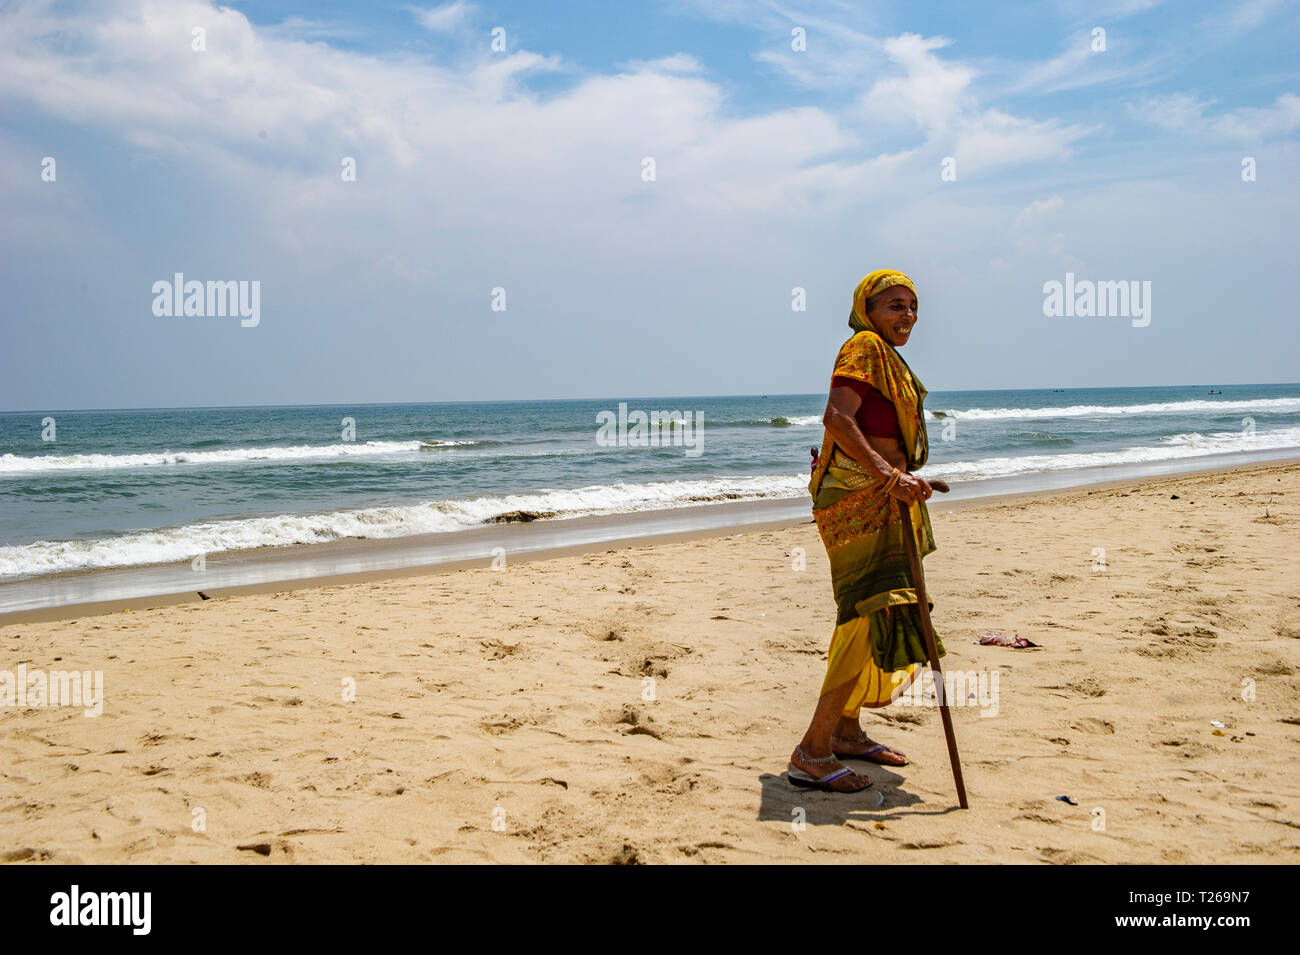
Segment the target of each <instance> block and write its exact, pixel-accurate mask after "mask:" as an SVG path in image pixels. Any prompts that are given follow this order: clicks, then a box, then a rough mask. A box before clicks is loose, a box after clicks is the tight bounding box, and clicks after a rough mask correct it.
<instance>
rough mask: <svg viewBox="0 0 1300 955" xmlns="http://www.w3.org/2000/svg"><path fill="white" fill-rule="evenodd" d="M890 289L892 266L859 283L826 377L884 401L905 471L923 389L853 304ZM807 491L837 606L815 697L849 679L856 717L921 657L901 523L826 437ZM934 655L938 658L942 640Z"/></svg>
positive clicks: (921, 456)
mask: <svg viewBox="0 0 1300 955" xmlns="http://www.w3.org/2000/svg"><path fill="white" fill-rule="evenodd" d="M899 284H906V285H907V286H908V287H909V288H912V283H911V281H910V280H909V279H908V278H907V277H906V276H905V275H903V274H902V273H901V272H895V271H892V270H881V271H880V272H873V273H872V274H871V275H869V276H867V278H865V279H863V280H862V284H860V285H859V286H858V290H857V292H855V293H854V304H853V313H852V316H851V317H850V320H849V324H850V326H851V327H853V328H854V330H855V331H856V334H855V335H854V336H853V337H852V338H850V339H849V340H848V341H847V342H845V343H844V345H843V347H842V348H840V353H839V355H838V356H837V357H836V359H835V370H834V372H833V373H832V377H835V376H841V377H845V378H853V379H856V380H857V381H862V382H865V383H867V384H869V385H871V387H873V388H875V389H876V390H877V391H879V392H880V393H881V394H882V395H884V396H885V397H886V398H888V399H889V400H890V401H891V402H892V403H893V405H894V409H895V411H896V412H897V414H898V425H899V428H900V429H901V431H902V434H903V446H904V449H905V451H906V453H907V466H908V470H909V471H915V470H917V469H918V468H920V467H921V466H922V465H924V464H925V461H926V458H927V457H928V455H929V448H930V446H929V441H928V439H927V437H926V433H925V411H924V407H923V405H924V402H925V395H926V391H925V387H924V386H923V385H922V384H921V382H920V380H919V379H918V378H917V377H916V375H915V374H914V373H913V372H912V370H911V369H910V368H909V367H908V366H907V363H906V362H905V361H903V359H902V357H901V356H900V355H899V354H898V352H897V351H896V350H895V349H894V348H893V346H892V345H890V344H889V343H888V342H886V341H885V340H884V339H883V338H881V337H880V336H879V335H878V334H876V332H875V331H874V329H872V328H871V326H870V324H869V322H868V321H867V320H866V316H865V309H864V306H863V302H864V301H865V300H866V299H867V298H868V297H870V296H871V295H873V294H877V293H879V292H880V291H882V290H883V289H884V288H888V287H889V286H891V285H899ZM913 291H915V289H913ZM808 490H809V491H810V492H811V494H812V496H813V517H814V518H815V519H816V521H817V530H818V531H819V532H820V534H821V538H822V543H823V544H825V545H826V553H827V555H828V556H829V557H830V563H831V583H832V585H833V587H834V590H835V604H836V606H837V607H838V608H839V613H838V614H837V616H836V621H835V622H836V627H835V633H834V635H833V636H832V638H831V646H830V657H829V660H828V661H827V667H826V679H825V681H824V682H823V684H822V690H821V692H822V695H825V694H826V693H829V692H831V691H832V690H835V689H838V688H840V687H842V686H844V684H846V683H849V682H855V683H856V686H855V687H854V690H853V692H852V694H850V696H849V700H848V703H847V704H846V705H845V708H844V711H843V715H844V716H846V717H850V718H856V717H857V715H858V712H859V711H860V710H861V708H862V707H864V706H865V707H868V708H877V707H882V706H887V705H888V704H889V703H890V702H891V701H892V700H893V699H895V698H896V697H897V695H898V694H899V693H901V692H902V691H903V690H905V689H907V687H908V686H909V685H910V684H911V682H912V680H913V679H915V677H916V675H917V673H918V672H919V671H920V668H921V666H923V665H924V664H925V663H926V659H927V654H926V651H925V639H924V637H923V636H922V631H921V617H920V611H919V609H918V607H917V597H916V584H915V581H913V579H912V569H911V565H910V562H909V561H908V557H907V550H906V542H905V541H904V540H903V522H902V519H901V518H900V516H899V513H898V506H897V504H895V503H894V499H893V498H892V497H890V496H889V495H888V494H886V493H885V490H884V484H883V483H881V481H880V480H879V478H877V477H876V476H875V475H874V474H871V473H869V472H867V471H866V470H865V469H864V468H863V467H862V466H861V465H860V464H859V463H858V462H857V461H855V460H854V459H853V458H851V457H849V455H848V454H847V453H845V452H844V451H843V450H841V449H840V448H839V447H838V446H836V444H835V442H834V440H833V439H832V438H831V436H830V435H829V434H827V435H826V439H825V442H824V443H823V445H822V449H821V455H820V457H819V458H818V463H817V468H816V470H815V471H813V475H812V481H811V482H810V483H809V485H808ZM911 515H912V527H913V528H914V530H915V532H916V541H917V548H918V552H919V553H920V554H921V556H922V557H924V556H925V555H926V554H929V553H931V552H932V551H933V550H934V549H935V544H934V536H933V533H932V532H931V529H930V515H929V513H928V512H927V510H926V507H925V502H924V501H917V502H916V503H914V504H912V505H911ZM938 649H939V655H940V656H943V654H944V649H943V644H942V643H939V645H938Z"/></svg>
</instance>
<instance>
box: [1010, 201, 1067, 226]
mask: <svg viewBox="0 0 1300 955" xmlns="http://www.w3.org/2000/svg"><path fill="white" fill-rule="evenodd" d="M1064 207H1065V200H1064V199H1062V198H1061V197H1060V196H1056V195H1054V196H1052V197H1051V198H1049V199H1035V200H1034V201H1033V202H1031V203H1030V204H1029V205H1027V206H1025V207H1024V208H1023V209H1021V210H1020V212H1019V213H1017V214H1016V221H1015V223H1014V224H1013V225H1014V228H1017V229H1023V228H1024V227H1025V226H1028V225H1035V224H1037V223H1038V221H1039V220H1041V219H1042V218H1043V217H1044V216H1046V215H1049V214H1050V213H1053V212H1056V211H1057V210H1058V209H1062V208H1064Z"/></svg>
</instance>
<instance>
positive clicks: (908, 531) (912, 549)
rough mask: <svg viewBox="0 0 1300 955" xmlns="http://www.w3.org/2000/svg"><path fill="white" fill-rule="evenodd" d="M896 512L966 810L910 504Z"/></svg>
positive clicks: (940, 485)
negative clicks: (901, 528)
mask: <svg viewBox="0 0 1300 955" xmlns="http://www.w3.org/2000/svg"><path fill="white" fill-rule="evenodd" d="M930 486H931V487H932V488H934V489H935V490H936V491H939V492H941V493H944V494H946V493H948V485H947V484H945V483H944V482H943V481H931V482H930ZM898 513H899V516H901V517H902V519H903V539H904V540H905V541H906V542H907V559H908V561H910V562H911V565H912V580H913V581H914V582H915V583H916V605H917V607H919V608H920V610H921V631H922V633H923V634H924V635H925V653H926V656H928V657H929V658H930V670H931V672H932V673H934V686H935V693H937V694H938V696H939V715H940V716H942V717H943V735H944V736H945V737H946V738H947V740H948V759H949V760H950V761H951V762H952V778H953V782H955V783H956V784H957V802H958V804H959V805H960V806H961V808H963V809H969V808H970V807H969V806H968V805H967V804H966V784H965V783H963V782H962V779H961V759H960V758H959V757H958V756H957V737H956V735H955V734H954V733H953V729H952V714H951V713H949V712H948V699H947V697H946V696H945V695H944V685H943V671H942V670H941V669H940V668H939V643H938V641H937V640H935V638H934V625H933V624H931V623H930V599H929V597H928V596H926V593H925V577H923V576H922V575H921V554H920V553H919V551H918V550H917V547H916V531H914V530H913V529H912V511H911V506H910V505H909V504H908V503H907V502H906V501H899V502H898Z"/></svg>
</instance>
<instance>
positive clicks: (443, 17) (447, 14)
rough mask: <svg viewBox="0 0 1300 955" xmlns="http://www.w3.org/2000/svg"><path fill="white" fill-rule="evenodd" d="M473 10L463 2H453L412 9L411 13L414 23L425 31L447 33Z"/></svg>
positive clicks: (462, 0) (454, 0)
mask: <svg viewBox="0 0 1300 955" xmlns="http://www.w3.org/2000/svg"><path fill="white" fill-rule="evenodd" d="M474 9H475V7H474V5H473V4H470V3H466V2H465V0H453V2H452V3H445V4H443V5H442V6H440V7H430V8H421V7H413V8H412V9H411V12H412V13H413V14H415V20H416V22H417V23H419V24H420V26H422V27H424V28H425V29H426V30H431V31H433V32H434V33H448V32H450V31H452V30H454V29H456V27H458V26H460V25H461V24H462V23H463V22H464V21H465V18H466V17H467V16H468V15H469V14H470V13H472V12H473V11H474Z"/></svg>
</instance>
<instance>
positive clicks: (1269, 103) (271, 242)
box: [0, 0, 1300, 410]
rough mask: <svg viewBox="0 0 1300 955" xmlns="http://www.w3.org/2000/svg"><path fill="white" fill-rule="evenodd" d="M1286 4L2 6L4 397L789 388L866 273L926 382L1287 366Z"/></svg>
mask: <svg viewBox="0 0 1300 955" xmlns="http://www.w3.org/2000/svg"><path fill="white" fill-rule="evenodd" d="M1298 10H1300V7H1297V5H1296V4H1288V3H1282V2H1274V0H1240V2H1225V3H1196V2H1159V0H1102V2H1073V0H1048V2H1037V3H1005V4H981V5H975V4H969V3H951V4H949V3H925V4H917V3H871V4H850V3H839V2H819V0H814V2H808V3H792V4H785V3H781V4H774V3H762V2H739V0H664V2H648V3H643V4H633V3H614V2H585V0H584V2H570V3H559V2H556V3H544V2H533V3H487V2H479V3H469V2H456V3H447V4H441V5H438V4H433V5H419V4H344V3H292V2H279V0H275V2H263V3H253V2H248V3H235V4H232V5H230V6H226V7H222V6H215V5H213V4H210V3H207V2H201V0H171V2H141V0H104V2H99V3H93V4H80V3H71V4H65V3H48V2H32V3H24V2H16V3H11V4H8V5H6V6H5V7H4V8H3V10H0V115H2V116H3V122H2V123H0V217H2V219H3V221H4V223H5V225H4V226H3V228H0V243H2V244H3V261H2V262H0V283H3V289H4V292H5V295H4V299H3V301H4V309H3V321H4V336H5V348H4V350H3V357H0V371H3V375H0V408H5V409H33V410H39V409H51V410H54V409H66V408H86V407H92V408H93V407H103V408H109V407H146V406H147V407H158V406H185V405H235V404H313V403H327V402H369V401H376V402H377V401H439V400H476V399H496V398H499V399H510V398H547V397H588V396H590V397H607V398H618V397H620V396H648V395H656V396H658V395H699V394H751V393H759V394H778V393H791V392H798V393H805V392H815V391H820V390H822V389H823V388H825V386H826V384H827V377H828V374H829V369H830V364H831V361H832V359H833V357H834V354H835V351H836V349H837V347H838V346H839V344H840V343H841V342H842V341H843V340H844V338H846V337H847V335H848V330H847V327H846V324H845V319H846V315H847V312H848V305H849V298H850V295H851V292H852V289H853V287H854V285H855V284H856V283H857V280H858V279H859V278H860V277H861V276H862V275H863V274H865V273H866V272H868V271H870V270H872V269H875V268H881V267H893V268H900V269H903V270H905V271H907V272H908V273H909V274H911V275H912V277H913V278H914V279H915V280H916V282H917V285H918V288H919V291H920V303H921V323H920V324H919V325H918V326H917V331H916V333H915V334H914V336H913V340H912V341H911V342H910V343H909V344H908V346H907V348H906V351H905V352H904V354H905V356H906V357H907V358H908V360H909V362H910V363H911V364H912V366H913V367H914V368H915V369H916V370H917V371H918V373H919V374H920V375H921V377H922V378H923V379H924V380H925V381H926V384H927V385H928V386H929V387H930V389H931V390H932V391H942V390H953V389H968V388H1028V387H1087V386H1109V385H1142V384H1151V385H1159V384H1181V383H1189V384H1190V383H1229V382H1262V381H1296V380H1300V374H1298V373H1297V349H1296V347H1295V344H1294V342H1295V340H1296V334H1295V330H1294V328H1295V324H1296V318H1297V315H1296V306H1295V303H1294V298H1295V296H1294V292H1293V284H1294V280H1293V275H1294V272H1295V259H1296V253H1295V246H1296V231H1297V230H1296V225H1295V224H1296V222H1297V221H1300V202H1297V194H1298V193H1297V183H1300V151H1298V150H1297V137H1298V133H1300V64H1298V62H1297V58H1296V56H1295V53H1294V51H1295V50H1296V49H1298V48H1300V14H1298V12H1297V11H1298ZM498 27H500V28H502V29H503V30H504V36H505V46H506V48H505V50H504V51H494V50H492V48H491V41H492V31H493V30H494V28H498ZM796 28H798V29H801V30H802V31H803V33H804V36H805V37H806V49H802V50H796V49H793V48H792V31H793V30H795V29H796ZM1097 28H1100V29H1103V30H1104V31H1105V49H1104V50H1100V49H1094V48H1093V47H1094V45H1096V40H1095V38H1094V31H1095V30H1096V29H1097ZM196 29H201V30H203V31H204V33H203V38H204V43H203V46H204V49H203V50H201V51H199V50H195V49H193V45H194V43H193V31H194V30H196ZM45 157H51V158H53V159H54V160H55V163H56V166H55V168H56V176H55V179H54V180H53V181H46V180H44V179H43V178H42V168H43V167H42V163H43V160H44V159H45ZM344 157H352V158H354V159H355V160H356V168H357V175H356V180H355V181H343V180H342V177H341V176H340V167H341V162H342V160H343V158H344ZM646 157H651V158H653V159H654V162H655V178H654V180H653V181H646V180H645V179H644V178H643V160H644V159H645V158H646ZM1245 157H1250V159H1251V160H1253V162H1254V167H1255V172H1256V177H1255V179H1254V180H1253V181H1244V180H1243V177H1242V162H1243V159H1244V158H1245ZM949 158H950V159H951V160H953V161H954V163H955V170H956V177H955V179H949V180H947V181H945V180H944V179H943V178H942V177H941V174H940V173H941V169H942V168H943V164H944V162H945V160H946V159H949ZM176 272H182V273H184V274H185V276H186V278H187V279H197V280H200V281H207V280H214V281H216V280H221V281H225V280H235V281H258V282H259V283H260V288H261V303H262V304H261V320H260V323H259V324H258V325H257V326H256V327H251V328H245V327H241V325H240V323H239V321H238V320H237V319H230V318H228V317H226V318H216V317H213V318H206V317H188V318H167V317H159V316H157V315H155V314H154V312H153V310H152V307H151V306H152V303H153V300H154V295H153V292H152V287H153V284H154V283H155V282H156V281H159V280H169V279H171V277H172V276H173V274H174V273H176ZM1067 272H1073V273H1075V275H1076V276H1077V277H1078V278H1079V279H1087V280H1092V281H1138V282H1150V283H1151V289H1152V302H1151V321H1150V324H1149V325H1147V326H1145V327H1134V326H1133V324H1132V323H1131V322H1130V321H1129V320H1128V319H1127V318H1124V317H1093V318H1084V317H1070V318H1064V317H1058V318H1049V317H1046V316H1045V315H1044V314H1043V308H1042V303H1043V298H1044V293H1043V286H1044V283H1047V282H1050V281H1063V280H1064V278H1065V275H1066V273H1067ZM796 287H797V288H802V289H805V290H806V299H807V308H806V311H793V310H792V308H791V301H792V290H793V289H794V288H796ZM494 288H503V289H505V292H506V309H505V310H504V311H494V310H493V309H492V307H491V303H492V290H493V289H494Z"/></svg>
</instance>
